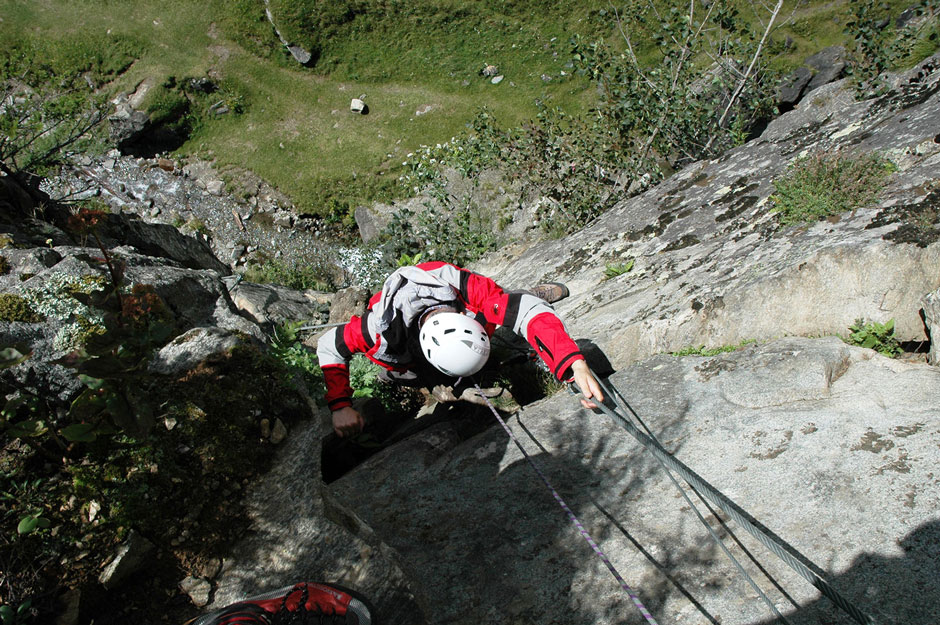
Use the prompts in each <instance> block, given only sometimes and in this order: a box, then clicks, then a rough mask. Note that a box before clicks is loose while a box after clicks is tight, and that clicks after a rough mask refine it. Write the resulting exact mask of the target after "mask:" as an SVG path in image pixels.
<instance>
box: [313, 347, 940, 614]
mask: <svg viewBox="0 0 940 625" xmlns="http://www.w3.org/2000/svg"><path fill="white" fill-rule="evenodd" d="M611 382H612V383H613V384H614V385H615V386H616V387H617V388H619V389H620V390H622V391H623V392H625V393H626V400H627V402H628V403H629V404H630V406H631V408H632V409H633V410H635V411H636V413H637V414H638V415H639V416H640V417H641V418H642V419H643V421H644V423H645V424H646V425H647V426H648V427H649V428H650V429H651V430H652V431H653V432H654V433H655V434H656V436H657V437H658V439H659V440H660V441H661V442H662V444H663V445H664V446H665V447H666V449H667V450H668V451H670V452H671V453H674V454H675V455H676V457H677V458H678V459H679V460H680V461H681V462H683V463H685V464H686V465H688V466H690V467H691V468H692V469H693V470H695V471H696V472H698V474H699V475H701V476H702V477H703V478H704V479H706V480H707V481H708V482H709V483H711V484H712V485H713V486H715V487H716V488H718V489H719V490H721V491H723V492H724V493H725V494H726V495H727V496H729V497H730V498H731V499H732V500H734V501H735V502H736V503H737V504H738V505H740V506H741V507H742V508H743V509H744V510H746V511H747V512H748V513H750V514H751V515H753V516H754V517H755V518H756V519H757V520H758V521H760V522H762V523H764V524H766V525H768V526H769V527H770V528H771V529H772V531H773V532H774V533H775V534H776V535H777V536H779V537H781V538H782V539H783V540H784V541H786V542H788V543H789V544H791V545H793V546H794V547H795V548H796V549H798V550H799V551H800V552H802V553H803V554H804V555H805V556H806V557H808V558H809V559H810V560H812V561H813V562H815V563H816V564H817V565H819V566H821V567H823V574H824V576H825V577H827V578H828V579H829V581H830V582H832V583H833V584H834V586H835V587H836V589H837V590H838V591H839V592H841V593H842V594H843V595H844V596H846V597H847V598H848V599H849V600H850V601H851V602H853V603H854V604H855V605H857V606H858V607H859V608H861V609H862V610H864V611H866V612H871V613H873V614H874V615H875V616H876V617H877V618H876V620H880V619H888V621H887V622H897V623H904V622H933V621H935V620H936V619H937V618H938V617H940V589H937V588H933V587H931V588H930V589H929V590H926V592H927V595H926V596H923V597H922V601H918V602H916V604H915V603H912V602H909V601H907V600H906V599H905V597H906V590H905V588H906V587H908V586H909V585H910V584H912V583H915V584H916V583H917V582H915V580H918V579H929V578H930V577H931V571H932V570H934V568H935V562H936V558H937V557H938V555H940V552H938V546H937V545H938V544H940V543H938V542H937V541H936V539H937V538H938V536H940V517H938V515H937V512H936V511H937V507H936V504H937V502H938V501H940V486H938V485H937V484H936V483H934V482H935V481H934V480H926V481H925V480H924V475H925V474H926V473H928V472H931V471H932V470H933V467H934V466H935V465H936V462H937V460H938V459H940V451H938V447H937V443H938V438H937V437H938V434H937V432H938V430H937V426H938V425H940V422H938V421H937V417H936V409H935V403H936V402H935V397H936V396H937V393H940V371H938V370H936V369H935V368H932V367H929V366H927V365H922V364H905V363H901V362H898V361H893V360H890V359H887V358H884V357H882V356H879V355H877V354H876V353H874V352H873V351H872V350H863V349H860V348H855V347H848V346H846V345H844V344H843V343H842V341H841V340H839V339H836V338H827V339H818V340H813V339H782V340H779V341H775V342H771V343H768V344H765V345H759V346H751V347H748V348H746V349H744V350H740V351H738V352H734V353H731V354H725V355H722V356H717V357H713V358H702V357H686V358H682V359H677V358H674V357H671V356H656V357H653V358H651V359H648V360H644V361H642V362H640V363H637V364H635V365H634V366H632V367H629V368H627V369H624V370H622V371H620V372H618V373H616V374H615V375H614V376H613V377H612V378H611ZM487 414H488V413H487ZM510 427H511V428H512V429H513V430H514V431H515V433H516V436H517V437H519V438H520V439H521V443H522V445H523V446H524V447H525V448H526V449H527V451H528V453H529V454H530V455H532V456H533V458H534V462H536V463H537V464H538V466H539V467H540V468H541V470H542V471H543V472H544V473H545V474H546V476H547V478H548V479H549V481H550V482H551V483H552V484H553V486H554V487H555V488H556V489H557V490H558V491H559V492H560V493H561V496H562V497H563V498H564V499H565V501H566V502H567V504H568V505H569V507H570V508H571V509H572V510H573V512H574V513H575V514H576V515H577V517H578V519H579V520H580V521H581V523H582V524H583V525H584V527H585V528H587V531H588V532H590V533H591V535H592V536H593V538H594V539H595V540H597V542H598V543H599V545H600V547H601V548H602V549H603V551H604V553H605V554H606V555H607V556H608V557H609V558H610V560H611V561H612V563H613V564H614V566H615V567H616V568H617V570H619V571H620V572H621V573H622V574H624V575H625V576H627V577H628V583H630V584H631V586H634V588H635V590H637V592H638V594H639V596H640V597H641V598H642V600H643V601H644V602H645V603H646V605H647V606H648V607H650V608H651V609H652V611H653V614H654V616H655V617H656V618H657V619H658V620H659V621H660V622H673V623H677V622H698V621H702V622H706V621H712V619H716V620H720V621H721V622H722V623H729V624H740V625H744V624H754V623H770V622H773V618H772V616H771V615H770V614H769V612H768V611H767V609H766V607H765V606H764V604H763V603H762V602H761V601H760V600H759V599H758V598H757V597H756V596H755V595H754V594H753V593H752V592H750V591H749V590H748V589H747V587H746V585H745V584H744V582H743V581H742V580H741V579H740V577H739V576H738V574H737V573H736V571H735V570H734V568H733V566H732V565H731V564H730V563H729V562H728V561H727V559H726V558H724V556H722V555H721V553H720V552H718V551H717V549H716V548H715V546H714V545H713V544H712V543H711V541H710V540H709V538H708V536H707V534H706V533H705V531H704V529H703V528H702V527H701V526H700V525H699V524H698V523H697V522H696V520H695V518H694V516H693V515H692V513H691V512H690V511H689V510H688V508H687V505H686V504H685V502H684V501H683V500H682V499H680V498H679V496H678V495H677V493H676V491H675V490H674V487H673V486H672V485H671V483H670V482H669V479H668V477H667V476H666V474H665V473H664V472H663V470H662V469H661V467H660V466H659V465H658V464H657V462H656V461H655V460H654V459H653V457H652V456H650V454H649V453H648V452H646V451H645V450H644V449H643V448H642V447H641V446H639V445H638V444H637V442H636V441H635V440H634V439H632V438H631V437H630V436H628V435H627V433H626V432H625V431H624V430H623V429H621V428H620V426H619V425H617V424H615V423H614V422H613V421H611V420H610V419H608V418H607V417H605V416H602V415H594V414H591V413H590V412H588V411H585V410H583V409H581V408H580V406H579V404H578V403H577V402H576V401H575V400H574V399H573V398H571V397H570V396H568V395H562V394H559V395H557V396H554V397H551V398H549V399H546V400H544V401H542V402H539V403H537V404H532V405H529V406H527V407H525V408H524V409H523V410H522V412H521V413H519V414H518V415H516V416H514V417H513V418H512V419H511V420H510ZM327 489H328V491H329V497H330V498H335V499H337V500H340V501H343V502H345V504H346V505H347V506H348V507H350V508H351V509H352V511H353V513H355V515H356V518H358V519H359V520H360V521H361V523H362V524H363V525H364V526H366V527H368V528H369V530H370V531H371V532H374V534H375V535H376V536H378V537H381V538H382V540H384V541H385V542H386V543H387V545H388V546H389V548H390V549H392V550H393V551H394V552H396V553H398V554H399V556H400V558H401V562H402V566H403V567H404V568H405V569H406V570H409V571H412V572H413V575H414V578H415V579H414V585H415V587H417V588H419V589H421V591H422V596H423V598H424V600H425V601H426V605H428V606H429V607H428V611H427V615H428V618H429V620H430V621H431V622H447V623H479V622H490V618H491V617H490V615H493V614H499V615H500V618H501V619H502V620H503V621H508V622H513V621H514V620H517V619H523V620H524V619H528V620H531V621H533V622H539V623H551V622H557V623H572V622H579V623H600V622H610V618H611V617H610V615H611V614H617V615H618V617H617V618H618V619H625V622H641V619H639V615H638V614H637V613H636V612H634V610H633V608H632V606H630V603H629V601H628V600H627V598H626V597H625V596H624V592H623V590H622V589H621V588H620V587H619V586H618V584H617V583H616V582H615V580H614V579H612V578H611V576H610V574H609V573H608V571H607V570H606V569H605V567H604V566H603V565H602V563H601V562H600V560H599V559H598V558H596V557H595V554H594V553H593V552H592V551H591V549H590V548H588V547H587V545H585V544H584V543H583V542H582V541H581V538H580V536H579V535H578V533H577V532H576V531H575V529H574V527H573V526H572V525H571V524H570V523H569V521H568V519H567V518H566V516H565V514H564V512H563V511H562V510H561V509H560V508H559V507H558V505H557V504H556V503H555V502H554V501H553V499H552V497H551V496H550V494H549V492H548V490H547V489H546V488H545V487H544V484H543V483H542V482H541V481H540V480H539V479H537V476H536V474H535V473H534V472H533V470H532V468H531V467H530V466H528V463H527V461H526V460H525V459H524V457H523V456H522V455H521V453H520V452H519V450H518V449H517V448H516V447H515V446H514V445H513V444H512V443H510V442H509V440H508V438H507V436H506V434H505V433H504V432H503V430H502V429H501V428H499V427H491V428H489V429H488V430H486V431H485V432H483V433H482V434H478V435H476V436H475V437H472V438H469V439H467V438H466V437H465V436H463V435H461V433H460V428H459V426H458V421H450V422H448V421H443V422H438V423H437V424H435V425H431V426H429V427H427V429H425V430H424V431H423V432H421V433H420V434H417V435H414V436H412V437H411V438H409V439H406V440H405V441H403V442H401V443H399V444H398V445H396V448H392V449H388V450H385V451H383V452H381V453H379V454H377V455H375V456H373V457H372V458H370V459H369V460H367V461H366V462H365V463H363V464H362V465H360V466H359V467H357V468H356V469H354V470H353V471H352V472H350V473H348V474H346V475H345V476H343V477H342V478H340V479H339V480H337V481H336V482H333V483H331V484H330V485H329V486H328V487H327ZM699 507H701V506H699ZM703 514H705V515H706V516H709V517H710V516H711V515H709V513H708V511H707V510H705V509H703ZM731 529H732V530H733V531H734V532H735V534H736V535H738V536H739V537H741V539H742V540H743V541H744V542H745V544H748V545H751V544H752V543H753V544H754V545H756V543H754V541H753V540H751V539H750V537H749V536H748V535H747V533H746V532H745V531H744V530H743V529H742V528H740V527H739V526H737V525H736V524H732V528H731ZM726 540H727V538H726ZM728 542H729V545H731V544H732V543H731V542H730V540H729V541H728ZM898 545H902V546H903V547H902V549H898ZM732 549H733V550H735V551H737V550H736V548H735V547H732ZM751 549H753V553H754V554H755V557H756V558H757V559H758V561H759V562H761V564H762V565H763V566H764V567H765V568H767V570H768V571H769V572H770V574H771V575H773V576H774V578H775V579H777V580H778V581H779V582H780V583H782V584H783V586H784V588H785V589H786V590H787V592H788V593H789V594H790V595H791V596H792V597H794V599H795V600H796V601H797V603H798V605H799V606H800V607H798V608H794V607H793V606H790V605H789V604H787V605H786V606H783V605H781V606H780V607H781V609H782V610H783V611H784V613H785V615H786V616H787V618H788V620H790V621H791V622H794V623H810V622H815V619H818V618H822V615H824V614H831V612H832V610H833V608H832V607H831V604H828V601H827V600H821V599H819V595H818V591H817V590H816V589H815V588H814V587H813V586H812V585H810V584H808V583H807V582H806V581H805V580H803V579H802V578H801V577H799V576H798V575H796V574H795V573H794V572H792V571H791V570H789V569H788V567H787V566H786V565H785V564H783V563H782V561H780V560H779V559H777V558H776V557H775V556H774V555H773V554H771V553H770V552H769V551H767V550H766V549H764V548H762V547H759V546H757V548H754V547H751ZM744 566H745V567H746V568H747V569H748V570H749V571H750V572H751V574H752V575H754V576H755V577H760V574H759V573H757V572H756V570H755V569H754V567H753V565H752V564H751V563H750V562H747V561H746V559H745V560H744ZM667 573H668V577H667ZM762 585H763V584H762ZM871 588H878V592H877V595H873V594H871V593H870V592H869V589H871ZM627 606H630V607H627ZM631 614H632V616H631ZM523 615H525V616H523ZM709 615H710V616H709ZM827 618H828V617H827ZM634 619H635V621H634ZM846 622H848V619H846Z"/></svg>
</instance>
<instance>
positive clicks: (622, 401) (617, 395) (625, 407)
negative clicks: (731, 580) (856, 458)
mask: <svg viewBox="0 0 940 625" xmlns="http://www.w3.org/2000/svg"><path fill="white" fill-rule="evenodd" d="M609 386H610V389H611V390H612V391H613V397H614V399H615V400H616V401H617V405H618V406H619V407H620V410H622V411H623V414H628V415H632V416H633V418H634V419H636V422H637V423H639V424H640V426H642V428H643V431H644V432H646V434H647V436H649V437H650V438H652V439H653V440H656V435H655V434H653V431H652V430H650V428H649V426H647V425H646V423H645V422H644V421H643V419H641V418H640V415H638V414H637V413H636V411H635V410H633V408H631V407H630V405H629V404H627V400H626V398H625V397H624V396H623V394H621V392H620V389H618V388H617V387H616V386H614V385H613V384H610V385H609ZM657 442H658V441H657ZM660 446H661V445H660ZM660 466H663V467H664V468H665V470H666V471H669V469H668V468H666V467H665V466H664V465H663V464H662V462H660ZM689 488H691V489H692V492H693V493H695V495H696V496H697V497H698V499H699V501H701V502H702V504H704V505H705V507H706V508H707V509H708V511H709V512H710V513H711V514H712V516H714V517H715V518H716V519H717V520H718V523H719V524H720V525H721V527H722V529H724V530H725V531H726V532H727V533H728V536H730V537H731V539H732V540H734V542H735V543H736V544H737V545H738V547H739V548H740V549H741V551H743V552H744V554H745V555H746V556H747V557H748V559H749V560H750V561H751V562H752V563H753V564H754V566H756V567H757V568H758V570H759V571H760V572H761V573H763V574H764V577H766V578H767V580H768V581H770V583H771V584H773V586H774V588H776V589H777V590H778V591H779V592H780V594H781V595H783V597H784V598H785V599H786V600H787V601H789V602H790V604H791V605H792V606H793V607H794V608H799V607H800V604H799V603H797V602H796V600H794V599H793V597H791V596H790V594H789V593H787V591H786V590H785V589H784V588H783V586H781V585H780V583H779V582H777V580H776V579H774V578H773V576H772V575H771V574H770V572H769V571H768V570H767V569H765V568H764V566H763V565H762V564H761V563H760V562H759V561H758V560H757V558H756V557H754V554H752V553H751V552H750V550H749V549H748V548H747V547H746V546H745V545H744V543H742V542H741V539H740V538H738V536H737V534H735V533H734V531H732V529H731V527H730V526H729V525H728V524H727V523H725V521H724V519H722V518H721V517H720V516H719V515H718V512H717V511H716V510H715V509H714V508H713V507H712V505H711V504H710V503H709V502H708V500H707V499H705V497H703V496H702V493H700V492H698V491H697V490H695V487H694V486H692V485H691V484H690V485H689ZM745 575H747V573H745ZM784 620H786V619H784Z"/></svg>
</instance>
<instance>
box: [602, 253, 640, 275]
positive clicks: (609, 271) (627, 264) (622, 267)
mask: <svg viewBox="0 0 940 625" xmlns="http://www.w3.org/2000/svg"><path fill="white" fill-rule="evenodd" d="M633 263H634V260H633V259H632V258H631V259H630V260H627V261H624V262H620V263H607V265H605V266H604V279H605V280H610V279H611V278H616V277H617V276H622V275H623V274H625V273H627V272H629V271H630V270H632V269H633Z"/></svg>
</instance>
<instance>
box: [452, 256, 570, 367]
mask: <svg viewBox="0 0 940 625" xmlns="http://www.w3.org/2000/svg"><path fill="white" fill-rule="evenodd" d="M442 265H445V266H443V267H440V269H439V270H441V271H443V272H446V274H447V275H448V277H450V275H451V274H452V275H454V276H456V277H455V278H452V280H453V281H454V282H456V284H455V287H456V288H457V290H458V292H459V293H460V296H461V297H462V298H463V299H464V301H466V303H467V305H468V306H469V307H470V308H472V309H474V310H478V311H481V312H482V314H483V315H484V317H486V321H487V322H489V323H493V324H495V325H501V326H507V327H509V328H511V329H512V331H513V332H515V333H516V334H518V335H519V336H521V337H523V338H524V339H525V340H526V341H528V342H529V345H531V346H532V347H533V349H535V353H537V354H538V355H539V357H540V358H541V359H542V360H543V361H544V362H545V364H546V365H547V366H548V369H549V371H551V372H552V374H553V375H554V376H555V377H556V378H557V379H559V380H568V379H569V378H570V377H571V364H572V363H573V362H575V361H577V360H584V355H583V354H582V353H581V351H580V350H579V349H578V346H577V344H576V343H575V342H574V341H573V340H572V339H571V337H570V336H569V335H568V331H567V330H566V329H565V324H564V323H562V321H561V319H560V318H559V317H558V315H556V314H555V310H554V309H553V308H552V307H551V306H550V305H549V304H548V302H546V301H545V300H543V299H540V298H538V297H536V296H534V295H532V294H531V293H529V292H528V291H509V292H506V291H504V290H503V289H502V287H500V286H499V285H498V284H496V282H494V281H493V280H491V279H490V278H487V277H486V276H483V275H480V274H478V273H474V272H472V271H468V270H467V269H462V268H460V267H456V266H454V265H446V264H444V263H442Z"/></svg>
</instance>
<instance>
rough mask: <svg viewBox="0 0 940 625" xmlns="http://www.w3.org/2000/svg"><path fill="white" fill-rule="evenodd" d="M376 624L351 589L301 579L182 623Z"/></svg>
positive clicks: (362, 598)
mask: <svg viewBox="0 0 940 625" xmlns="http://www.w3.org/2000/svg"><path fill="white" fill-rule="evenodd" d="M314 622H316V623H337V624H339V623H342V624H343V625H375V623H376V619H375V614H374V610H373V609H372V607H371V606H370V604H369V602H368V601H367V600H366V599H365V597H363V596H362V595H360V594H359V593H358V592H356V591H354V590H350V589H349V588H343V587H342V586H337V585H335V584H323V583H319V582H312V583H311V582H302V583H299V584H294V585H293V586H285V587H284V588H280V589H278V590H274V591H271V592H268V593H265V594H261V595H257V596H254V597H249V598H247V599H243V600H241V601H237V602H235V603H232V604H229V605H227V606H225V607H224V608H220V609H218V610H215V611H213V612H210V613H209V614H205V615H203V616H200V617H197V618H195V619H193V620H191V621H188V622H187V623H186V624H185V625H288V624H289V623H314Z"/></svg>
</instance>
